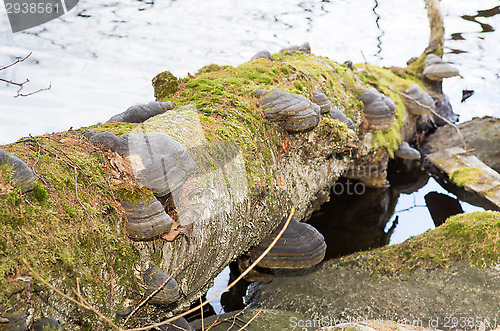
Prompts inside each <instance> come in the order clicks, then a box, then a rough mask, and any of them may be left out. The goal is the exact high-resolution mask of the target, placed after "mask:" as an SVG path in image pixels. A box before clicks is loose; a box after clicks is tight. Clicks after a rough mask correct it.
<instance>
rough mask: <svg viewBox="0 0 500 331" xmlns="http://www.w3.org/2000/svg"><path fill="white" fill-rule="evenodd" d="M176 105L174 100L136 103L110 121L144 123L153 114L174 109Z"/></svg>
mask: <svg viewBox="0 0 500 331" xmlns="http://www.w3.org/2000/svg"><path fill="white" fill-rule="evenodd" d="M174 107H175V105H174V103H173V102H172V101H167V102H158V101H153V102H150V103H147V104H145V105H135V106H131V107H129V108H128V109H127V110H125V111H124V112H123V113H120V114H117V115H115V116H113V117H111V118H110V119H109V120H108V122H125V123H142V122H144V121H145V120H147V119H149V118H151V117H153V116H156V115H159V114H163V113H164V112H166V111H167V110H171V109H174Z"/></svg>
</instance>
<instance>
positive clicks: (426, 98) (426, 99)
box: [405, 84, 434, 115]
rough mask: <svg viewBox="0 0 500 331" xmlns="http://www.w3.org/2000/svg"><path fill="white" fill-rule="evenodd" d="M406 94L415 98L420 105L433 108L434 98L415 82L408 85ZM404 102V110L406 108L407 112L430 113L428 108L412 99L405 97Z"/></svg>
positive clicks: (413, 113)
mask: <svg viewBox="0 0 500 331" xmlns="http://www.w3.org/2000/svg"><path fill="white" fill-rule="evenodd" d="M406 94H407V95H408V96H409V97H411V98H413V99H415V100H417V101H418V102H419V103H421V104H422V105H425V106H427V107H430V108H432V109H434V100H433V99H432V97H431V96H430V95H429V94H427V93H426V92H424V91H423V90H422V89H421V88H420V87H419V86H418V85H417V84H413V85H412V86H410V89H409V90H408V91H407V92H406ZM405 103H406V110H408V112H409V113H410V114H412V115H423V114H427V113H430V110H429V109H428V108H426V107H422V106H421V105H419V104H417V103H416V102H415V101H413V100H409V99H406V98H405Z"/></svg>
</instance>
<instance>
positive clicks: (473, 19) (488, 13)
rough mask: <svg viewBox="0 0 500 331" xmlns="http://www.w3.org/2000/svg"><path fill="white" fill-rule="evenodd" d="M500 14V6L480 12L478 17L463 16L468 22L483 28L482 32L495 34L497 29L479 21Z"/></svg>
mask: <svg viewBox="0 0 500 331" xmlns="http://www.w3.org/2000/svg"><path fill="white" fill-rule="evenodd" d="M498 14H500V6H496V7H493V8H491V9H487V10H478V11H477V14H476V15H462V18H463V19H464V20H466V21H470V22H475V23H477V24H479V25H480V26H481V29H482V31H481V32H493V31H495V29H494V28H493V26H491V25H489V24H487V23H483V22H480V21H478V18H479V17H485V18H486V17H493V16H495V15H498Z"/></svg>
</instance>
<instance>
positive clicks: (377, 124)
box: [361, 87, 396, 130]
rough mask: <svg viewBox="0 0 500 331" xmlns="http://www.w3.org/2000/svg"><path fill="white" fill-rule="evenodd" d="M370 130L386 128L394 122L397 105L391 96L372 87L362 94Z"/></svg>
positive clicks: (364, 111)
mask: <svg viewBox="0 0 500 331" xmlns="http://www.w3.org/2000/svg"><path fill="white" fill-rule="evenodd" d="M361 101H363V104H364V109H363V113H364V115H365V119H366V121H367V122H368V130H385V129H387V128H389V127H391V126H392V124H394V120H395V119H396V105H395V104H394V101H392V100H391V98H389V97H387V96H385V95H383V94H382V93H380V92H378V91H377V90H376V89H375V88H373V87H370V88H369V89H367V90H366V91H365V92H364V93H363V95H362V96H361Z"/></svg>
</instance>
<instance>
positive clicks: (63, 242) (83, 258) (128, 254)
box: [0, 132, 139, 330]
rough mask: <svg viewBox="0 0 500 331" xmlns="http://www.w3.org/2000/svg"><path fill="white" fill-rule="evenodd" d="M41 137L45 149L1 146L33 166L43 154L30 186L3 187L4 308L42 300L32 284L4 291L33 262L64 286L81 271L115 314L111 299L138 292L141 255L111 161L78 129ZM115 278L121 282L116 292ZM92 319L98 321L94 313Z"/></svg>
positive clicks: (93, 296)
mask: <svg viewBox="0 0 500 331" xmlns="http://www.w3.org/2000/svg"><path fill="white" fill-rule="evenodd" d="M36 139H37V140H38V142H39V143H40V146H41V147H42V149H41V152H40V155H38V146H37V145H32V144H30V143H16V144H12V145H8V146H3V147H2V148H3V149H5V150H6V151H7V152H9V153H12V154H13V155H16V156H18V157H19V158H21V159H22V160H23V161H24V162H26V164H28V165H29V166H31V165H33V164H35V162H37V160H38V162H37V163H36V165H35V166H34V168H35V170H36V172H37V174H38V176H39V177H40V178H41V180H37V182H36V184H35V189H34V190H33V191H31V192H28V193H25V194H22V193H21V192H20V191H19V190H18V189H15V190H12V191H10V192H8V193H5V194H0V310H1V311H4V310H5V309H6V308H8V307H11V306H13V305H27V304H33V305H34V306H35V307H39V306H40V303H39V300H42V297H43V296H29V295H28V292H27V291H24V292H23V293H21V294H18V295H14V296H12V297H10V298H7V297H6V295H5V288H6V286H7V284H8V283H9V282H10V280H11V279H13V278H15V277H17V276H20V275H22V276H30V275H31V276H33V275H32V274H31V272H30V270H29V268H28V265H29V266H30V267H31V268H33V270H34V271H35V272H36V273H38V274H40V275H41V277H43V278H44V279H46V280H48V281H49V282H52V281H54V280H57V282H55V283H54V285H56V286H58V287H59V288H63V289H70V288H74V287H75V280H76V278H78V279H79V280H80V284H81V286H82V288H84V289H85V290H84V294H85V296H86V297H87V298H89V300H90V301H91V302H92V305H94V306H95V307H97V309H99V310H100V311H102V312H103V313H105V314H106V315H107V316H113V313H114V312H113V311H110V308H112V306H113V305H112V304H110V303H111V302H114V303H120V302H123V301H124V300H125V299H126V298H134V297H135V295H136V293H137V292H135V291H136V289H137V280H136V277H135V275H134V267H135V266H136V264H137V262H138V260H139V256H138V251H137V250H136V248H135V247H134V246H133V244H132V243H131V241H129V240H124V238H126V237H125V234H124V233H123V231H122V225H121V224H120V223H121V216H120V215H119V213H118V208H119V205H117V201H116V200H115V198H114V197H113V191H114V188H113V187H112V186H111V185H110V182H109V178H111V177H112V175H111V173H110V172H109V170H110V169H111V165H110V164H109V162H108V161H107V158H106V157H103V155H102V154H100V152H98V151H96V150H95V147H94V146H93V145H92V144H90V143H88V142H87V141H86V140H85V139H81V135H80V134H77V133H76V132H68V133H63V134H53V135H50V136H43V137H37V138H36ZM75 167H76V169H77V176H76V178H75ZM0 173H1V174H0V178H1V179H0V182H1V183H3V185H6V182H7V181H8V178H9V173H8V172H7V171H5V170H4V169H3V170H2V169H0ZM42 180H43V182H42ZM124 187H125V186H124ZM34 282H36V283H37V284H40V283H38V282H37V281H36V279H35V280H34ZM116 282H118V283H119V284H122V285H120V286H121V287H117V286H118V285H117V284H116ZM110 284H115V285H113V286H114V289H115V292H114V293H112V292H111V291H110ZM124 285H126V286H124ZM41 288H42V289H44V286H41ZM52 295H55V294H52ZM61 300H63V299H61ZM68 304H69V303H68ZM88 321H89V323H90V324H91V325H93V328H92V329H94V330H95V329H97V328H96V325H97V323H98V321H97V320H95V318H94V317H92V318H89V319H88Z"/></svg>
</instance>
